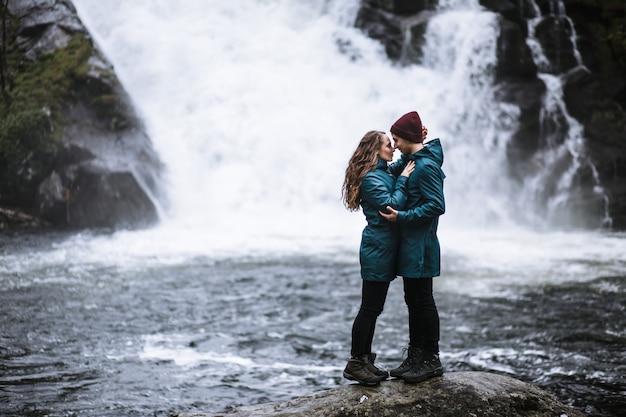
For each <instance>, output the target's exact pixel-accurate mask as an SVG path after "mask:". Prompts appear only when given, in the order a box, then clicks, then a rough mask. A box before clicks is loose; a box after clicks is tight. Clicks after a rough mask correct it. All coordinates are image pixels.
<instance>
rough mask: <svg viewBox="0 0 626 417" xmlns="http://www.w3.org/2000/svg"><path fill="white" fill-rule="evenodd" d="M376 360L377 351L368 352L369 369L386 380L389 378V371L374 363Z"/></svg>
mask: <svg viewBox="0 0 626 417" xmlns="http://www.w3.org/2000/svg"><path fill="white" fill-rule="evenodd" d="M375 360H376V354H375V353H368V354H367V369H369V371H370V372H371V373H373V374H374V375H376V376H378V377H381V378H382V379H383V381H384V380H385V379H387V378H389V372H387V371H386V370H384V369H382V368H379V367H378V366H376V365H374V361H375Z"/></svg>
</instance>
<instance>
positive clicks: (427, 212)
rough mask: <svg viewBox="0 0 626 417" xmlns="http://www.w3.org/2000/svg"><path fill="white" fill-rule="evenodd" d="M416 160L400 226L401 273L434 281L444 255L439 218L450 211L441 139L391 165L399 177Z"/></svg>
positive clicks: (400, 216)
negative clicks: (446, 194)
mask: <svg viewBox="0 0 626 417" xmlns="http://www.w3.org/2000/svg"><path fill="white" fill-rule="evenodd" d="M411 160H413V161H415V170H414V171H413V173H412V174H411V176H410V177H409V179H408V181H407V186H406V187H407V195H408V199H407V202H406V209H403V210H400V211H399V212H398V218H397V220H396V224H397V225H398V229H399V231H400V247H399V249H398V263H397V270H396V272H397V274H398V275H401V276H403V277H405V278H432V277H436V276H438V275H439V274H440V265H441V260H440V258H441V253H440V247H439V239H438V238H437V227H438V225H439V216H441V215H442V214H443V213H444V212H445V211H446V204H445V199H444V195H443V180H444V178H445V177H446V176H445V174H444V173H443V170H442V169H441V166H442V165H443V149H442V147H441V142H440V141H439V139H434V140H432V141H430V142H428V143H427V144H425V146H424V148H422V149H420V150H419V151H418V152H416V153H414V154H412V155H402V158H401V159H400V160H399V161H397V162H394V163H393V164H391V165H390V167H389V169H390V170H391V172H392V173H394V174H395V175H397V174H398V173H399V172H401V171H402V169H403V167H404V165H405V164H406V163H407V162H408V161H411Z"/></svg>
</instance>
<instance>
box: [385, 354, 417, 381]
mask: <svg viewBox="0 0 626 417" xmlns="http://www.w3.org/2000/svg"><path fill="white" fill-rule="evenodd" d="M404 350H405V351H407V355H406V358H405V359H404V361H403V362H402V364H400V366H398V367H397V368H394V369H392V370H391V371H389V374H390V375H391V376H392V377H394V378H400V377H401V376H402V375H403V374H404V373H405V372H407V371H409V370H410V369H411V366H414V365H417V364H418V363H419V362H420V361H421V360H422V355H423V353H422V349H420V348H416V347H412V346H409V348H408V349H404Z"/></svg>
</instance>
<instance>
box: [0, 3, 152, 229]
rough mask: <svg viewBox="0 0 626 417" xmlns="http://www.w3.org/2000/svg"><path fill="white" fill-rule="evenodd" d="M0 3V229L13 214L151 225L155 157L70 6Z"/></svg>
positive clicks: (84, 223)
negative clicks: (0, 31) (0, 33)
mask: <svg viewBox="0 0 626 417" xmlns="http://www.w3.org/2000/svg"><path fill="white" fill-rule="evenodd" d="M4 3H7V2H6V0H5V1H4ZM0 7H2V9H0V19H1V20H2V22H1V23H2V24H3V26H4V30H3V32H2V33H3V36H2V45H3V47H2V49H1V50H0V55H1V56H2V60H1V61H0V64H1V65H0V70H1V74H2V77H1V78H0V81H1V83H0V88H1V89H2V96H1V100H0V206H4V207H5V208H10V209H11V210H6V209H5V210H3V211H2V213H4V214H5V215H4V216H3V215H0V226H2V225H4V226H5V227H7V225H9V224H10V223H11V221H10V219H11V217H10V216H8V215H7V214H6V213H10V212H14V211H15V212H22V213H24V214H28V215H30V216H32V217H33V218H39V219H43V220H45V221H46V222H48V223H49V224H52V225H55V226H62V227H69V228H89V227H131V228H133V227H142V226H147V225H150V224H152V223H154V222H156V221H157V219H158V215H157V206H156V204H155V201H157V198H158V183H159V180H158V176H159V172H160V170H161V163H160V162H159V159H158V157H157V155H156V153H155V152H154V150H153V148H152V145H151V143H150V140H149V138H148V136H147V134H146V133H145V130H144V127H143V126H142V123H141V121H140V119H139V118H138V117H137V115H136V113H135V112H134V109H133V106H132V103H131V102H130V99H129V97H128V96H127V94H126V93H125V91H124V89H123V87H122V86H121V84H120V82H119V80H118V79H117V77H116V76H115V74H114V72H113V68H112V66H111V64H110V63H109V62H107V60H106V59H105V58H104V56H103V54H102V53H101V52H100V51H99V50H98V48H97V46H96V45H95V44H94V42H93V40H92V39H91V37H90V36H89V33H88V32H87V30H86V29H85V27H84V26H83V24H82V23H81V21H80V19H79V18H78V16H77V14H76V10H75V9H74V7H73V5H72V3H71V2H70V1H67V0H9V1H8V3H7V4H6V5H1V6H0ZM22 217H23V216H22ZM31 223H32V222H31Z"/></svg>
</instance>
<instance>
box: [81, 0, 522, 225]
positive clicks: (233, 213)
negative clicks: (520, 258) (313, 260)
mask: <svg viewBox="0 0 626 417" xmlns="http://www.w3.org/2000/svg"><path fill="white" fill-rule="evenodd" d="M77 4H78V6H79V9H80V10H81V11H83V10H84V12H83V13H81V14H82V15H83V16H84V17H85V19H86V20H87V21H88V23H89V25H90V26H91V27H93V28H94V29H95V32H96V35H97V39H98V40H99V42H100V44H101V45H102V47H103V48H104V50H105V53H106V54H107V55H108V56H110V58H111V59H112V60H113V62H114V64H115V65H116V68H118V72H119V74H120V76H121V78H122V81H123V82H124V83H125V84H126V85H127V87H128V89H129V91H130V93H131V96H132V97H133V98H134V99H135V101H136V103H137V105H138V107H139V109H140V110H141V111H142V113H143V115H144V117H145V118H146V120H147V125H148V129H149V132H150V135H151V137H152V138H153V141H154V143H155V146H156V148H157V149H158V150H159V152H160V154H161V155H162V158H163V159H164V161H165V163H166V165H167V167H168V172H167V174H168V177H169V183H168V195H169V196H170V204H171V206H170V211H169V215H168V217H167V218H166V219H164V220H165V223H169V222H173V223H176V224H177V225H178V226H180V225H181V224H187V225H192V227H193V228H194V229H195V230H198V228H204V227H206V230H208V231H211V233H213V234H215V235H219V234H229V233H232V234H239V235H247V234H248V233H249V231H250V230H254V231H255V233H256V234H263V235H266V234H279V235H280V234H287V235H289V234H292V233H293V232H294V229H298V230H297V234H298V235H306V234H307V233H309V232H310V233H313V235H317V234H319V233H320V232H322V233H330V234H336V233H337V232H339V234H340V235H344V234H345V233H346V232H347V230H346V228H345V225H351V226H353V225H354V224H355V216H354V215H351V214H348V213H346V212H345V211H344V210H343V209H342V207H341V204H340V200H339V189H340V185H341V182H342V175H343V170H344V169H345V166H346V163H347V160H348V158H349V155H350V153H351V151H352V150H353V149H354V147H355V146H356V143H357V142H358V140H359V139H360V137H361V136H362V135H363V133H365V132H366V131H367V130H370V129H383V130H385V129H388V128H389V126H390V125H391V123H392V122H393V121H394V120H395V119H396V118H397V117H399V116H400V115H401V114H403V113H405V112H407V111H410V110H412V109H417V110H418V111H419V112H420V114H422V117H423V119H424V122H425V124H426V126H428V128H429V131H430V136H431V137H441V138H442V139H443V141H444V146H445V150H446V163H445V169H446V171H448V173H449V175H448V178H449V180H448V182H447V184H446V187H447V190H448V192H447V195H448V205H449V207H450V209H449V217H450V218H454V217H456V216H457V214H456V213H458V212H459V210H455V208H456V207H459V208H460V207H463V208H464V211H465V210H468V209H469V210H470V211H471V212H472V213H474V214H475V216H474V218H475V219H476V220H478V219H480V218H485V217H488V218H489V219H490V221H493V217H494V216H493V214H494V213H497V217H499V218H500V220H507V210H506V205H507V196H506V195H505V194H502V193H500V192H499V191H500V190H504V189H506V184H505V183H503V180H502V178H503V177H504V176H503V175H501V174H500V172H501V171H502V168H501V166H502V164H503V158H504V144H505V142H506V137H507V135H508V133H509V132H510V130H511V129H510V128H509V129H507V128H505V126H504V123H502V121H503V120H506V121H511V120H514V119H515V114H514V113H515V109H511V108H508V109H503V108H502V107H501V106H498V105H497V104H494V100H493V99H492V97H491V94H492V91H491V79H490V77H491V75H490V74H492V72H493V71H492V68H491V67H492V66H493V64H494V59H495V52H494V48H495V38H496V34H495V31H496V25H495V16H494V15H493V14H491V13H486V12H484V11H482V10H481V9H480V7H479V6H478V4H477V2H467V1H465V2H449V4H447V5H445V8H446V9H450V12H448V13H442V14H441V15H440V16H437V17H435V18H434V19H433V21H432V23H431V25H430V28H429V33H428V39H429V41H428V45H427V46H426V52H425V56H426V57H427V63H426V64H425V65H423V66H414V67H407V68H396V67H393V66H391V65H389V63H388V61H387V59H386V58H385V57H384V56H383V52H382V48H381V46H380V45H378V44H377V43H375V42H374V41H372V40H369V39H367V38H365V37H364V36H363V35H362V34H361V33H359V32H358V31H357V30H355V29H353V28H352V27H350V24H351V22H352V21H353V20H354V15H355V13H356V10H357V8H358V5H359V2H358V1H352V2H347V3H346V2H332V1H327V2H324V3H321V4H323V6H322V5H320V3H318V2H305V3H302V2H294V1H291V2H289V1H283V2H257V1H245V2H242V3H241V2H240V3H237V4H236V5H232V6H226V5H224V4H223V3H219V4H218V3H215V4H213V3H211V2H208V3H207V2H205V3H201V4H200V3H198V2H184V3H181V4H180V5H177V6H176V7H174V6H171V5H168V4H167V3H165V2H157V3H153V2H144V3H143V4H137V3H133V4H132V5H131V4H127V3H126V2H120V3H119V4H117V3H116V2H107V3H106V4H102V5H100V4H96V2H89V1H79V2H77ZM340 5H341V6H340ZM214 10H220V11H221V12H219V13H215V12H213V11H214ZM139 14H140V15H139ZM468 20H474V21H477V22H480V24H473V25H467V24H466V22H467V21H468ZM153 28H158V30H155V29H153ZM450 37H455V39H449V38H450ZM338 45H343V46H342V48H343V51H342V50H341V49H340V48H338ZM346 49H348V50H349V51H350V52H349V53H348V54H346V53H345V50H346ZM503 115H504V116H505V118H503ZM477 142H478V143H477ZM494 187H496V188H495V189H494ZM468 190H469V191H470V192H468ZM483 196H489V197H488V200H489V202H488V204H487V205H485V200H484V198H483ZM485 206H487V208H488V210H487V211H488V213H489V214H488V215H487V216H485V214H484V213H485ZM312 218H316V219H317V220H316V221H314V222H311V221H310V219H312ZM322 218H323V220H322ZM357 221H361V219H360V218H358V220H357ZM296 224H297V225H298V227H297V228H294V227H293V225H296ZM310 224H313V225H314V227H313V230H305V229H306V228H307V225H310ZM224 225H226V226H227V227H226V230H221V229H223V226H224ZM320 228H321V229H322V230H323V231H322V230H321V229H320Z"/></svg>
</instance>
